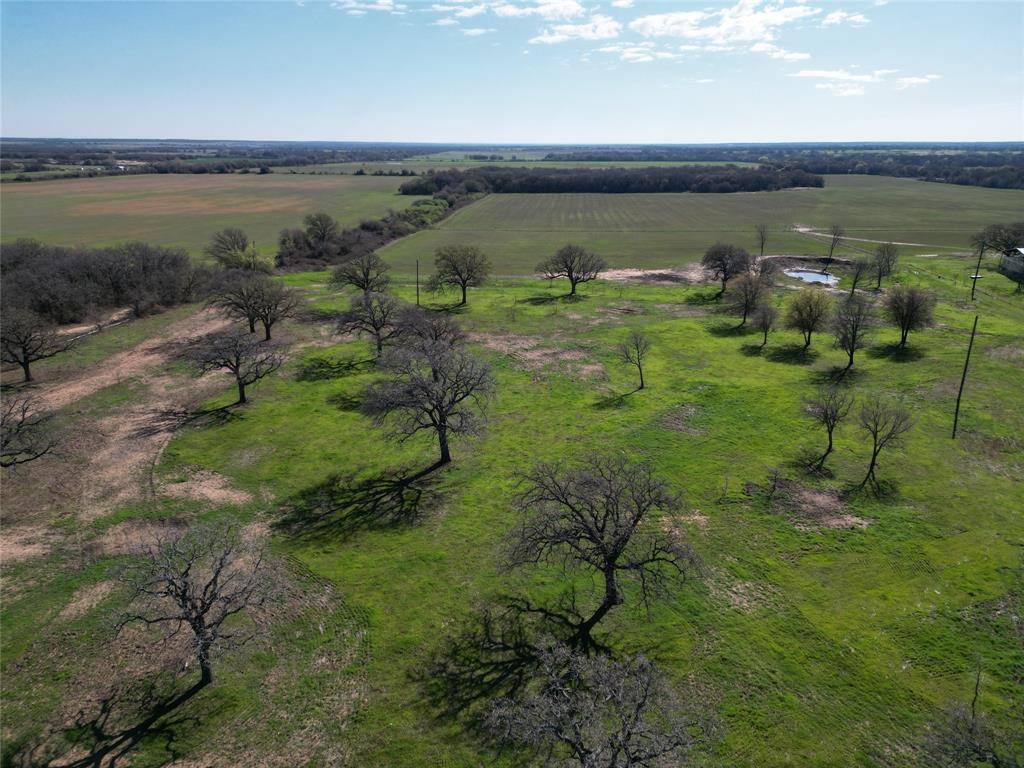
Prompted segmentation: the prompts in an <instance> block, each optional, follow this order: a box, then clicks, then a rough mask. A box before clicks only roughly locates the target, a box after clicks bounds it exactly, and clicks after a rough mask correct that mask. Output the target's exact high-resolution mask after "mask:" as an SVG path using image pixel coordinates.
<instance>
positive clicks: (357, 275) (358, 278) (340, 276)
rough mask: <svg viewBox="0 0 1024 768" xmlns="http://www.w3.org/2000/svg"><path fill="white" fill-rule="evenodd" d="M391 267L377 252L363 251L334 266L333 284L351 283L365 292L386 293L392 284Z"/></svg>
mask: <svg viewBox="0 0 1024 768" xmlns="http://www.w3.org/2000/svg"><path fill="white" fill-rule="evenodd" d="M389 269H391V267H389V266H388V265H387V264H386V263H385V262H384V259H382V258H381V257H380V256H378V255H377V254H376V253H363V254H360V255H359V256H356V257H355V258H354V259H350V260H349V261H346V262H345V263H344V264H341V265H340V266H338V267H335V268H334V271H333V272H332V273H331V284H332V285H337V286H341V287H344V286H346V285H350V286H352V287H353V288H356V289H358V290H360V291H362V292H363V293H384V292H385V291H386V290H387V289H388V286H390V285H391V278H390V277H389V276H388V270H389Z"/></svg>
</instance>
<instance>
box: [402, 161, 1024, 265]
mask: <svg viewBox="0 0 1024 768" xmlns="http://www.w3.org/2000/svg"><path fill="white" fill-rule="evenodd" d="M1022 210H1024V192H1020V191H1013V190H992V189H981V188H978V187H959V186H953V185H950V184H935V183H927V182H919V181H911V180H905V179H893V178H888V177H878V176H829V177H827V185H826V187H825V188H824V189H795V190H783V191H779V192H750V193H738V194H729V195H713V194H711V195H709V194H639V195H600V194H592V195H586V194H564V195H532V194H530V195H525V194H523V195H490V196H488V197H486V198H484V199H483V200H480V201H479V202H476V203H473V204H472V205H470V206H468V207H467V208H465V209H463V210H461V211H459V212H457V213H456V214H454V215H453V216H452V217H451V218H449V219H448V220H446V221H445V222H443V223H442V224H441V225H439V226H438V227H437V228H436V229H432V230H429V231H424V232H419V233H416V234H414V235H412V236H411V237H408V238H405V239H404V240H401V241H399V242H397V243H394V244H392V245H391V246H389V247H388V248H386V249H385V250H384V251H382V255H384V256H385V258H387V259H388V260H389V261H390V262H392V263H394V264H395V265H396V266H397V267H399V268H401V269H403V270H408V269H409V268H410V267H411V266H412V265H413V263H414V261H415V259H416V258H420V259H421V260H422V259H427V260H429V258H430V254H431V253H432V252H433V250H434V249H435V248H437V247H438V246H442V245H448V244H452V243H458V244H470V243H474V244H477V245H480V246H481V247H483V248H484V249H485V250H486V251H487V252H488V254H489V255H490V257H491V260H492V261H493V262H494V264H495V265H496V268H497V269H498V271H499V272H501V273H502V274H510V275H512V274H525V273H529V272H530V271H531V270H532V269H533V267H534V266H535V265H536V264H537V262H538V261H540V260H541V259H542V258H544V257H546V256H547V255H549V254H550V253H552V252H553V251H554V250H556V249H557V248H559V247H561V246H562V245H564V244H565V243H566V242H576V243H579V244H581V245H584V246H587V247H589V248H591V249H593V250H595V251H597V252H598V253H599V254H601V255H602V256H603V257H604V258H605V259H606V260H607V261H608V263H609V264H610V265H612V266H615V267H667V266H673V265H679V264H682V263H686V262H690V261H693V260H695V259H697V258H699V257H700V255H701V254H703V252H704V250H705V249H706V248H707V247H708V245H710V244H711V243H713V242H714V241H715V240H718V239H722V240H726V241H729V242H734V243H736V244H738V245H743V246H745V247H747V248H751V249H752V248H753V247H754V231H753V227H754V225H755V224H757V223H759V222H765V223H768V224H770V225H771V226H772V227H773V228H774V230H775V234H774V235H773V236H772V238H771V240H770V241H769V245H768V251H769V252H771V253H798V254H806V253H821V252H822V250H823V248H824V246H822V245H821V244H819V243H816V242H815V241H813V240H811V239H809V238H807V237H806V236H801V235H796V234H793V233H791V232H789V231H787V230H789V229H790V228H791V227H792V226H793V225H794V224H801V225H805V226H811V227H819V228H825V229H827V228H828V227H829V226H830V225H832V224H834V223H838V224H842V225H843V226H844V227H845V228H846V230H847V234H849V235H850V236H851V237H861V238H865V239H869V240H895V241H900V242H908V243H923V244H926V247H925V248H919V249H916V250H917V251H918V252H925V253H926V252H928V251H929V250H930V251H932V252H934V250H935V249H950V248H952V249H962V250H966V249H967V248H968V247H969V238H970V236H971V235H972V234H973V233H974V232H976V231H978V230H979V229H980V228H981V227H983V226H985V225H986V224H988V223H990V222H992V221H1003V220H1006V221H1009V220H1013V219H1014V218H1015V217H1019V216H1020V211H1022ZM862 245H865V244H862ZM865 247H867V248H869V249H870V248H873V247H874V246H873V245H872V244H866V245H865Z"/></svg>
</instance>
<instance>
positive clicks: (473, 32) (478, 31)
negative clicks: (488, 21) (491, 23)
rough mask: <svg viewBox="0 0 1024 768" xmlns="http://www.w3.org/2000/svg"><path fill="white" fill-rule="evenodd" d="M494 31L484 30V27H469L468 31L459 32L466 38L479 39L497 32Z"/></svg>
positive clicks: (461, 30)
mask: <svg viewBox="0 0 1024 768" xmlns="http://www.w3.org/2000/svg"><path fill="white" fill-rule="evenodd" d="M497 31H498V30H496V29H491V28H484V27H470V28H469V29H460V30H459V32H461V33H462V34H464V35H466V36H468V37H479V36H480V35H487V34H490V33H491V32H497Z"/></svg>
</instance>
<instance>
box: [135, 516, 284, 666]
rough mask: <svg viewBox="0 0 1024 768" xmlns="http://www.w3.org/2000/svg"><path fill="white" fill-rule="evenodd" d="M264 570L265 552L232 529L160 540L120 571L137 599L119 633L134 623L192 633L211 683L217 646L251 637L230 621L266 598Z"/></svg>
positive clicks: (206, 530)
mask: <svg viewBox="0 0 1024 768" xmlns="http://www.w3.org/2000/svg"><path fill="white" fill-rule="evenodd" d="M262 566H263V555H262V553H261V552H259V551H256V550H254V549H253V548H252V547H251V546H249V545H247V544H245V543H244V542H243V541H242V539H241V537H240V536H239V535H238V534H237V532H235V531H233V530H232V529H229V528H224V527H206V526H204V527H200V528H198V529H194V530H193V531H191V532H189V533H187V534H185V535H184V536H181V537H179V538H176V539H172V540H171V541H168V542H160V543H159V544H158V545H157V546H155V547H152V548H150V549H149V550H148V551H147V552H146V553H145V555H144V556H143V557H142V558H141V560H140V561H139V562H137V563H134V564H132V565H131V566H129V567H127V568H126V569H125V570H124V571H123V572H122V573H121V580H122V581H124V582H126V583H127V584H128V585H129V586H130V587H131V588H132V591H133V599H132V608H130V609H129V611H128V612H126V613H125V614H124V616H122V617H121V619H120V621H119V622H118V629H119V630H120V629H121V628H123V627H124V626H126V625H128V624H131V623H133V622H141V623H143V624H146V625H148V626H162V627H166V628H167V629H168V633H169V636H174V635H176V634H177V633H179V632H181V631H182V630H183V629H187V630H188V631H189V632H190V633H191V646H192V650H193V651H194V653H195V656H196V661H197V662H198V663H199V669H200V673H201V676H202V677H201V681H200V682H201V684H203V685H207V684H209V683H210V682H212V681H213V667H212V664H211V652H212V651H213V649H214V647H215V646H217V645H219V644H223V643H225V642H231V641H234V642H237V641H240V640H243V639H246V638H247V637H248V636H250V633H248V632H246V631H245V630H243V629H242V628H240V627H235V626H232V625H233V622H232V623H231V624H229V620H230V619H231V618H232V617H233V616H236V615H239V614H243V613H244V612H246V611H248V610H250V609H252V608H255V607H258V606H259V605H261V604H262V603H263V602H264V600H265V599H266V596H267V582H266V580H265V579H264V569H263V567H262Z"/></svg>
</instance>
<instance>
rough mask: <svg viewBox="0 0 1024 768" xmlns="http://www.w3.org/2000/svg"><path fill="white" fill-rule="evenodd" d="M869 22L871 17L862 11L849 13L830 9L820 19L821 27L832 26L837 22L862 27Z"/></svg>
mask: <svg viewBox="0 0 1024 768" xmlns="http://www.w3.org/2000/svg"><path fill="white" fill-rule="evenodd" d="M870 23H871V19H869V18H868V17H867V16H865V15H864V14H863V13H851V12H850V11H832V13H830V14H828V15H827V16H826V17H825V18H824V19H822V20H821V26H823V27H834V26H836V25H837V24H852V25H853V26H855V27H862V26H864V25H865V24H870Z"/></svg>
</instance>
